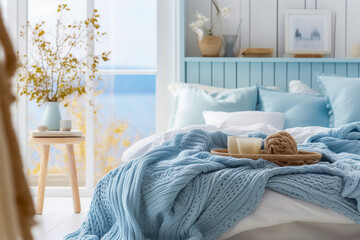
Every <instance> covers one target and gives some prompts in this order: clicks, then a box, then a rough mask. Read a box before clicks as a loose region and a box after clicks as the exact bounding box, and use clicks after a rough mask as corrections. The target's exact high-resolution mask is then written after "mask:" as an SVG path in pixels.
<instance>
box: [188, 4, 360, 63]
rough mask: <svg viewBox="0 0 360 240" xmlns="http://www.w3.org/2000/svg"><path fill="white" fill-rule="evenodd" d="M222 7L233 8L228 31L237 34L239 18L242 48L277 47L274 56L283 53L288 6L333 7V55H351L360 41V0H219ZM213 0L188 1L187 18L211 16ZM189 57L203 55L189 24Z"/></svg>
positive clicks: (289, 7) (290, 7)
mask: <svg viewBox="0 0 360 240" xmlns="http://www.w3.org/2000/svg"><path fill="white" fill-rule="evenodd" d="M218 2H219V4H220V5H221V6H228V7H231V8H232V10H233V12H232V15H231V16H230V17H229V18H228V19H226V26H227V31H233V34H235V33H236V30H235V29H236V28H237V26H238V23H239V20H240V18H242V19H243V21H242V24H241V34H240V40H239V44H240V45H241V47H267V48H274V50H275V55H276V56H278V57H283V56H284V10H285V9H331V10H332V12H333V29H332V32H333V39H332V56H333V57H337V58H345V57H351V54H350V50H351V47H352V46H353V45H354V44H355V43H360V26H359V24H360V0H218ZM211 5H212V4H211V1H210V0H188V4H187V19H188V23H190V22H192V21H193V20H194V19H195V17H194V14H195V12H196V11H199V12H201V13H203V14H206V15H207V16H210V15H211V13H212V12H214V9H213V8H212V6H211ZM186 44H187V49H186V51H187V52H186V55H187V56H188V57H198V56H201V54H200V51H199V49H198V46H197V37H196V35H195V33H193V32H192V31H191V29H190V28H189V27H187V41H186Z"/></svg>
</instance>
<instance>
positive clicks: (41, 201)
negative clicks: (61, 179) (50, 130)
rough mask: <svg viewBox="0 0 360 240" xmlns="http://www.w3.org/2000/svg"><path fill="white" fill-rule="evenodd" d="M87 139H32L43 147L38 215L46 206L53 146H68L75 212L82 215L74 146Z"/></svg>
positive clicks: (38, 193) (37, 205)
mask: <svg viewBox="0 0 360 240" xmlns="http://www.w3.org/2000/svg"><path fill="white" fill-rule="evenodd" d="M84 139H85V137H36V138H34V137H31V138H30V141H31V142H32V143H35V144H40V145H42V153H41V163H40V177H39V182H38V191H37V199H36V214H42V211H43V206H44V196H45V185H46V176H47V168H48V161H49V151H50V145H51V144H66V152H67V156H68V160H69V171H70V184H71V189H72V196H73V204H74V212H75V213H80V211H81V206H80V197H79V187H78V180H77V173H76V164H75V154H74V144H75V143H81V142H83V141H84Z"/></svg>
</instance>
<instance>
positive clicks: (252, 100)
mask: <svg viewBox="0 0 360 240" xmlns="http://www.w3.org/2000/svg"><path fill="white" fill-rule="evenodd" d="M257 99H258V93H257V87H249V88H239V89H234V90H229V91H224V92H217V93H212V94H209V93H208V92H206V91H204V90H202V89H199V88H195V87H192V86H190V85H188V84H181V85H180V90H179V93H178V96H177V97H176V103H175V113H174V117H173V124H172V127H173V128H175V129H178V128H182V127H185V126H189V125H199V124H205V120H204V117H203V115H202V112H203V111H222V112H238V111H254V110H255V108H256V103H257Z"/></svg>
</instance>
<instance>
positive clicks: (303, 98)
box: [259, 87, 330, 128]
mask: <svg viewBox="0 0 360 240" xmlns="http://www.w3.org/2000/svg"><path fill="white" fill-rule="evenodd" d="M259 104H260V110H262V111H264V112H281V113H284V114H285V128H292V127H306V126H321V127H329V122H330V116H329V113H328V110H327V107H326V98H325V97H323V96H313V95H308V94H306V95H305V94H293V93H287V92H279V91H271V90H267V89H264V88H261V87H260V88H259Z"/></svg>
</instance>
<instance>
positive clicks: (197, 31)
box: [195, 28, 204, 42]
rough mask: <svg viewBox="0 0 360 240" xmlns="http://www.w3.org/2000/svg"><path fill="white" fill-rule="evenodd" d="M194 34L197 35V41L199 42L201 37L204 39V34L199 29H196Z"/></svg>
mask: <svg viewBox="0 0 360 240" xmlns="http://www.w3.org/2000/svg"><path fill="white" fill-rule="evenodd" d="M195 32H196V34H197V35H198V40H199V42H200V41H201V40H202V39H203V37H204V32H203V31H202V30H201V29H200V28H198V29H196V31H195Z"/></svg>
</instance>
